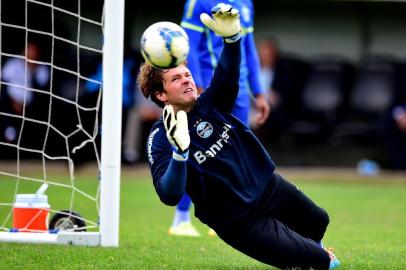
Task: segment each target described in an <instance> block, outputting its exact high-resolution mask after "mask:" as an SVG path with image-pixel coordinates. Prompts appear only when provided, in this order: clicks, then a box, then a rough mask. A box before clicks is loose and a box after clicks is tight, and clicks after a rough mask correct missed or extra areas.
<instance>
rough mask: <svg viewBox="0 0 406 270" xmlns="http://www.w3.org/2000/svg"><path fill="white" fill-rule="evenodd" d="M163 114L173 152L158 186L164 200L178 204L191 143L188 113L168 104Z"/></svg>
mask: <svg viewBox="0 0 406 270" xmlns="http://www.w3.org/2000/svg"><path fill="white" fill-rule="evenodd" d="M162 116H163V122H164V127H165V131H166V137H167V139H168V141H169V142H170V144H171V146H172V150H173V152H172V159H171V161H170V163H169V166H168V167H167V169H166V171H165V173H164V174H163V176H162V177H161V178H160V179H159V180H158V182H157V186H156V188H157V191H158V194H159V196H160V198H161V200H162V202H164V203H165V204H168V205H176V204H178V203H179V201H180V199H181V198H182V196H183V193H184V192H185V188H186V175H187V171H186V161H187V160H188V157H189V145H190V137H189V129H188V122H187V114H186V112H184V111H178V112H177V113H175V111H174V109H173V106H172V105H166V106H165V108H164V110H163V112H162Z"/></svg>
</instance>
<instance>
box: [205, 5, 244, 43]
mask: <svg viewBox="0 0 406 270" xmlns="http://www.w3.org/2000/svg"><path fill="white" fill-rule="evenodd" d="M239 13H240V12H239V11H238V9H235V8H233V7H232V6H231V5H228V4H224V3H219V4H217V5H216V6H214V7H213V8H212V9H211V14H212V17H210V16H209V15H208V14H206V13H202V14H200V20H201V21H202V23H203V24H204V25H206V26H207V27H208V28H210V29H211V30H212V31H214V32H215V33H217V34H218V35H220V36H222V37H224V40H225V42H227V43H233V42H235V41H237V40H239V39H240V38H241V25H240V14H239Z"/></svg>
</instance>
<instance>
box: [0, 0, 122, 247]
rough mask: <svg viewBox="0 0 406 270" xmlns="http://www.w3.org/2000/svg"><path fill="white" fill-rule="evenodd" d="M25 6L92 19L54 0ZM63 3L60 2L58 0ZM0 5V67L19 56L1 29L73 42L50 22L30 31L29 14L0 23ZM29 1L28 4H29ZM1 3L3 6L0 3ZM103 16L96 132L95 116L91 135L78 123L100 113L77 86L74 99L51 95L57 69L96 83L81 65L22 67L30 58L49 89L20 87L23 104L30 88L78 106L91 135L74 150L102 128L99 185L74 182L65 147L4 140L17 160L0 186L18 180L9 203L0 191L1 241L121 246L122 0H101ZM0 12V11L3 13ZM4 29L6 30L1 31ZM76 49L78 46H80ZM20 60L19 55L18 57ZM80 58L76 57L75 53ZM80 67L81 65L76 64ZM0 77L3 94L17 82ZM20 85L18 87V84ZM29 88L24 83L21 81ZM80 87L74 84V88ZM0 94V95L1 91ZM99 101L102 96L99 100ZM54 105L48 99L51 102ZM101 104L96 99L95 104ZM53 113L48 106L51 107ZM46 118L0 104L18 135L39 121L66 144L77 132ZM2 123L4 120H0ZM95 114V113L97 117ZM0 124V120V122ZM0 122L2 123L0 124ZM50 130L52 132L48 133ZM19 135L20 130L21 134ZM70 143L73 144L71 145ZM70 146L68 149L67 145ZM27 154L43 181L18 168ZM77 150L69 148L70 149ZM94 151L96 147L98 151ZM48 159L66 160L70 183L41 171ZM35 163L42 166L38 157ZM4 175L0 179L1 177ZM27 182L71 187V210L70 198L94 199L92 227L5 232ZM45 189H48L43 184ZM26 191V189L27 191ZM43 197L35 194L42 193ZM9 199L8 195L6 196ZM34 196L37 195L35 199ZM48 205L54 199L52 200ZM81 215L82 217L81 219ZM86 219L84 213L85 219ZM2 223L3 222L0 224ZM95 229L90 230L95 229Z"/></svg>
mask: <svg viewBox="0 0 406 270" xmlns="http://www.w3.org/2000/svg"><path fill="white" fill-rule="evenodd" d="M25 1H26V3H25V5H26V6H25V9H26V10H27V5H28V4H30V5H38V6H41V7H42V6H46V7H47V8H49V9H50V10H52V11H51V12H52V23H53V22H54V18H53V17H54V12H55V11H58V12H60V13H63V14H66V15H69V16H71V17H75V16H76V17H77V20H78V21H79V23H78V24H79V25H80V24H81V22H80V21H81V20H84V21H90V20H88V19H87V18H83V17H81V16H80V14H79V15H74V14H71V13H72V12H71V11H63V10H61V8H60V7H59V6H54V0H46V1H44V0H25ZM59 2H61V1H59ZM81 2H85V0H78V6H79V7H78V10H79V11H80V7H81ZM2 3H4V2H3V1H0V52H1V55H0V56H1V59H0V67H1V68H3V66H4V64H5V63H4V62H3V61H2V59H3V58H10V57H11V58H12V57H15V58H18V57H20V56H17V55H13V54H10V53H7V52H6V53H3V51H2V45H1V44H2V39H5V38H6V37H5V36H3V34H4V33H5V32H4V31H5V28H13V27H14V28H16V29H17V30H23V31H25V35H26V37H27V36H28V35H29V33H28V32H30V33H32V32H33V33H36V34H44V35H46V36H47V37H50V38H51V39H52V45H53V44H54V42H56V41H61V42H65V43H67V44H69V45H74V44H73V43H74V42H72V41H69V40H67V39H66V38H64V37H59V36H57V35H55V34H54V26H52V33H48V34H46V33H43V32H42V31H39V30H35V29H31V28H30V27H29V26H27V15H26V18H25V20H26V22H25V27H21V26H19V25H13V24H11V23H8V22H3V20H2V11H3V10H2V8H3V7H2ZM27 3H28V4H27ZM4 6H5V5H4ZM103 14H104V15H103V19H102V20H101V22H100V25H102V28H103V41H102V42H103V47H102V54H103V56H102V59H103V63H102V66H103V79H102V83H101V82H97V83H99V84H100V88H102V91H101V92H102V105H101V106H102V110H101V111H102V116H101V129H100V130H98V127H97V120H96V124H95V125H94V126H95V132H94V134H90V133H89V132H87V133H86V131H85V130H84V128H82V127H80V125H81V120H80V113H79V111H81V110H82V111H96V114H97V112H98V110H99V109H98V108H90V109H89V108H84V107H83V106H82V105H81V104H79V102H78V101H77V99H78V98H77V96H78V92H79V91H80V90H78V89H76V100H75V98H74V99H73V100H69V99H67V98H66V99H65V98H61V97H58V96H57V95H56V94H54V93H53V91H52V71H54V70H55V71H60V72H65V73H66V74H68V75H75V76H77V77H78V78H77V79H76V80H77V85H79V83H82V82H81V81H91V82H94V83H96V81H94V80H92V79H90V78H88V77H86V78H84V77H83V76H82V75H81V73H80V68H79V67H78V70H77V71H69V70H66V69H65V68H61V67H58V65H57V64H55V63H54V60H53V58H52V59H51V60H50V61H49V62H47V61H44V62H38V61H30V60H27V59H25V62H26V64H25V68H26V69H27V63H30V62H34V63H35V64H41V65H44V66H47V67H49V69H50V70H52V71H51V90H50V93H45V92H44V91H42V90H41V89H39V90H38V89H34V87H33V88H30V87H27V88H26V89H25V90H24V91H25V94H24V106H25V104H26V100H27V99H28V98H27V95H28V94H27V93H28V92H34V93H39V94H46V95H49V96H50V97H49V100H54V99H55V100H62V101H64V102H67V103H69V104H70V105H74V106H76V110H77V115H78V116H77V117H78V118H79V120H78V121H79V123H78V124H77V126H78V129H79V128H81V129H82V131H83V133H84V134H85V135H86V136H88V137H89V139H88V140H84V141H83V142H82V144H81V145H79V146H76V148H81V147H82V146H83V145H85V144H90V145H93V146H94V147H93V148H94V149H96V148H97V147H96V146H95V145H96V142H95V141H96V135H97V134H98V133H99V132H100V133H101V136H100V137H101V150H100V161H99V158H98V157H97V158H96V159H97V164H98V169H99V174H100V175H99V176H97V175H96V176H95V178H96V179H97V178H98V177H100V183H99V184H98V187H97V191H95V192H94V193H89V194H88V193H87V191H82V190H80V189H79V188H78V187H77V186H76V182H75V177H74V176H72V175H73V172H72V170H73V165H72V160H71V158H70V156H69V155H70V154H69V153H71V152H72V151H69V150H68V152H69V153H68V154H67V156H52V155H50V154H48V153H47V152H46V151H45V144H46V142H44V147H43V149H39V150H37V149H26V148H25V147H23V146H22V145H21V144H20V138H19V137H18V132H17V139H16V140H17V141H18V142H17V143H15V144H12V143H7V142H4V141H3V142H2V141H0V147H7V148H11V149H13V150H14V149H15V151H16V153H17V158H18V160H17V161H16V164H17V165H16V169H15V172H9V171H7V170H6V169H4V168H1V166H0V192H1V189H2V188H1V187H2V183H1V181H4V182H5V180H3V179H8V178H13V179H16V183H17V184H16V185H15V188H14V191H13V192H14V193H15V194H14V195H13V196H12V200H11V199H10V200H8V198H9V197H7V201H6V202H5V201H4V197H2V196H1V195H0V207H3V206H4V208H7V209H10V211H9V212H8V214H6V216H7V217H6V219H5V221H4V222H3V220H1V218H2V217H0V242H19V243H47V244H73V245H86V246H104V247H117V246H118V245H119V209H120V168H121V117H122V77H123V45H124V44H123V43H124V0H104V6H103ZM3 15H4V14H3ZM3 30H4V31H3ZM77 36H78V41H77V43H79V42H80V40H81V37H79V36H80V26H79V30H77ZM26 43H27V38H26ZM76 45H77V46H78V49H77V54H78V55H79V54H80V53H79V51H80V49H83V47H85V46H82V45H80V44H79V45H78V44H76ZM79 47H80V48H79ZM85 49H89V50H90V51H92V50H94V51H97V50H96V49H92V48H85ZM53 53H54V51H53V48H52V53H51V54H53ZM20 58H21V59H23V57H20ZM78 58H79V56H78ZM78 66H79V64H78ZM25 73H26V74H25V78H27V71H25ZM0 79H1V86H2V90H0V94H1V93H4V87H6V86H16V85H13V84H12V83H9V82H6V81H5V80H3V77H2V76H1V75H0ZM20 86H21V85H20ZM25 86H27V85H25ZM77 87H78V86H77ZM0 97H1V95H0ZM99 100H100V98H99ZM50 103H52V101H50ZM98 104H99V102H98ZM49 111H51V109H49ZM50 114H51V113H50V112H49V116H48V122H46V121H43V120H35V119H31V118H29V117H28V116H26V115H25V108H24V110H23V112H22V116H21V115H20V116H18V115H17V116H14V115H10V114H9V113H7V112H2V111H1V108H0V118H1V117H3V118H10V119H13V120H18V121H19V123H20V124H21V123H22V124H21V131H20V132H21V133H22V132H23V131H22V130H23V128H24V124H26V125H27V124H30V123H34V124H37V125H39V126H41V127H43V126H44V127H45V128H46V137H45V138H48V134H49V133H50V132H51V131H55V132H56V133H57V134H58V135H60V136H61V137H63V139H64V140H65V141H66V145H69V142H70V141H69V140H70V138H71V137H70V136H75V135H77V134H78V133H79V131H74V132H72V133H71V134H68V135H65V134H62V132H60V131H58V130H56V128H55V126H53V124H52V123H51V122H50V121H51V120H50V119H51V116H50ZM3 118H1V119H0V121H2V119H3ZM96 118H97V117H96ZM0 124H1V123H0ZM0 126H1V125H0ZM50 130H51V131H50ZM20 137H21V134H20ZM69 147H71V145H69ZM66 148H67V149H68V147H66ZM23 151H26V152H30V153H31V154H38V155H40V156H41V159H42V164H43V165H42V166H43V168H42V169H43V170H44V173H43V175H44V177H43V178H41V179H37V178H36V177H28V176H25V175H23V173H22V172H21V169H20V165H21V163H20V160H19V158H20V152H23ZM74 151H75V149H74V150H73V152H74ZM96 152H97V150H96ZM96 156H98V153H96ZM48 161H63V162H66V163H68V164H69V170H70V174H71V175H70V180H68V181H70V182H71V183H70V184H65V183H59V182H58V181H54V180H53V179H51V177H49V176H48V175H47V173H46V172H45V170H46V165H45V164H46V163H47V162H48ZM38 163H40V164H41V161H39V162H38ZM2 177H3V178H2ZM24 181H25V182H30V183H34V184H35V185H39V184H42V186H41V188H42V187H43V186H44V185H46V186H48V184H49V186H55V187H56V188H60V189H65V188H66V189H69V191H67V196H68V197H69V203H68V205H69V209H73V206H74V203H73V202H72V201H73V199H76V198H78V197H80V196H82V198H83V200H89V201H94V202H95V205H96V206H94V208H95V209H97V212H98V213H97V215H98V217H96V221H94V222H93V221H92V222H91V224H92V226H93V227H91V230H90V231H74V230H72V231H69V230H66V231H63V230H55V231H49V232H47V231H42V232H35V231H34V232H32V231H27V230H26V231H22V232H18V231H17V232H16V231H12V230H10V231H6V229H7V228H6V226H5V225H4V224H10V223H11V221H10V219H11V215H12V214H11V211H12V208H13V203H14V202H15V201H16V199H17V198H16V197H18V196H17V194H20V193H24V192H20V190H18V188H19V185H20V184H21V183H24ZM45 189H46V187H45ZM25 193H27V191H25ZM40 196H41V195H38V197H40ZM10 198H11V197H10ZM36 199H37V198H36ZM50 204H51V206H52V203H51V202H50ZM50 212H54V213H55V212H57V211H50ZM80 218H81V217H80ZM83 220H85V217H84V218H83ZM2 222H3V224H2ZM93 230H94V231H93Z"/></svg>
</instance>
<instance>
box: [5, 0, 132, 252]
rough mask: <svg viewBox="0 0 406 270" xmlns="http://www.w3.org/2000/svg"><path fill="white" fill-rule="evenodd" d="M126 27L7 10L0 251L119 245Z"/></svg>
mask: <svg viewBox="0 0 406 270" xmlns="http://www.w3.org/2000/svg"><path fill="white" fill-rule="evenodd" d="M123 17H124V0H105V1H90V0H74V1H72V0H70V1H64V0H14V1H0V69H1V73H0V87H1V88H0V241H7V242H32V243H59V244H78V245H102V246H117V245H118V220H119V179H120V155H121V150H120V149H121V104H122V102H121V98H122V94H121V89H122V53H123V51H122V48H123V24H124V18H123ZM102 70H103V72H101V71H102ZM89 160H91V161H92V162H91V164H95V165H94V166H93V167H92V166H89V165H87V166H86V167H85V168H83V164H84V163H85V162H86V161H89ZM81 167H82V169H81ZM80 169H81V170H82V171H84V172H82V173H80V174H78V170H80Z"/></svg>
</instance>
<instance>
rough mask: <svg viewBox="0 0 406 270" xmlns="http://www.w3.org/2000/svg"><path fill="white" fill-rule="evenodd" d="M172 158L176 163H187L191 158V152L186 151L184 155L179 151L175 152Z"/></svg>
mask: <svg viewBox="0 0 406 270" xmlns="http://www.w3.org/2000/svg"><path fill="white" fill-rule="evenodd" d="M172 158H173V159H174V160H176V161H187V160H188V158H189V150H186V151H185V152H183V153H181V152H178V151H173V152H172Z"/></svg>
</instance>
